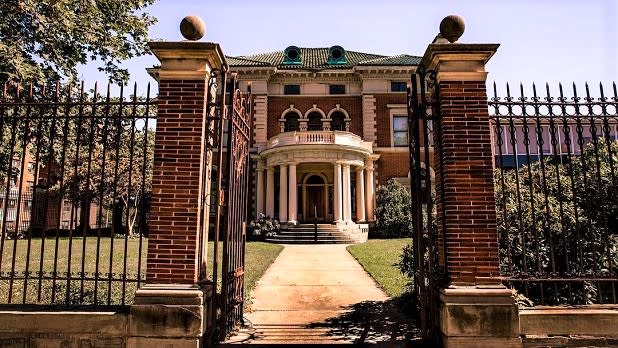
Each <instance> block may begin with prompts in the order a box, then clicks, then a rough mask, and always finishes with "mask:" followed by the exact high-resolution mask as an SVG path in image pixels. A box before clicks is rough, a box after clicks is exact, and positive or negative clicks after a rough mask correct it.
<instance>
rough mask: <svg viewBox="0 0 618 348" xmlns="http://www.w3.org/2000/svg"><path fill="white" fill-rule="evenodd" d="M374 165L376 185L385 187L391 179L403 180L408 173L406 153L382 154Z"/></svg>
mask: <svg viewBox="0 0 618 348" xmlns="http://www.w3.org/2000/svg"><path fill="white" fill-rule="evenodd" d="M376 164H377V165H376V173H377V179H378V183H377V184H378V185H386V182H387V181H389V180H390V179H392V178H405V177H407V176H408V172H409V171H410V164H409V163H408V152H382V153H381V154H380V158H379V159H378V160H377V161H376Z"/></svg>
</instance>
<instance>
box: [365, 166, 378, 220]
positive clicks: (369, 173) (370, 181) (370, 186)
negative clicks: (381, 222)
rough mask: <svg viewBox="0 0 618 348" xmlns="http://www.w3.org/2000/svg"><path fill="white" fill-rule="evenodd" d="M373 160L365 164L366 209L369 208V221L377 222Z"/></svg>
mask: <svg viewBox="0 0 618 348" xmlns="http://www.w3.org/2000/svg"><path fill="white" fill-rule="evenodd" d="M373 161H374V159H373V158H369V159H368V160H367V161H366V163H365V165H366V166H365V172H366V177H367V178H366V179H367V180H365V207H366V208H367V221H375V220H376V216H375V211H374V207H373V202H375V186H374V185H375V184H374V174H373Z"/></svg>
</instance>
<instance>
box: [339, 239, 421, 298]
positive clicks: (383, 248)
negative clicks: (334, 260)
mask: <svg viewBox="0 0 618 348" xmlns="http://www.w3.org/2000/svg"><path fill="white" fill-rule="evenodd" d="M411 241H412V239H411V238H400V239H370V240H368V241H367V242H366V243H363V244H355V245H350V246H349V247H348V251H349V252H350V254H352V256H354V257H355V258H356V260H358V262H359V263H360V264H361V265H362V266H363V268H365V270H366V271H367V272H368V273H369V274H370V275H371V277H373V279H374V280H375V281H376V282H377V283H378V284H379V285H380V286H381V287H382V289H384V291H386V293H387V294H388V295H389V296H390V297H393V298H395V297H398V296H400V295H402V294H403V293H404V292H405V291H406V284H407V283H408V282H409V279H408V278H406V277H405V276H404V275H403V274H401V272H400V271H399V269H398V268H397V266H396V264H397V263H398V262H399V256H400V255H401V249H403V247H404V246H406V245H407V244H409V243H410V242H411Z"/></svg>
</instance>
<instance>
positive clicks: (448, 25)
mask: <svg viewBox="0 0 618 348" xmlns="http://www.w3.org/2000/svg"><path fill="white" fill-rule="evenodd" d="M465 30H466V24H465V23H464V19H463V18H462V17H461V16H458V15H448V16H446V17H444V19H443V20H442V22H440V34H442V36H443V37H445V38H446V39H447V40H448V42H450V43H453V42H456V41H457V40H459V38H460V37H461V35H463V33H464V31H465Z"/></svg>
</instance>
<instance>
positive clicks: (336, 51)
mask: <svg viewBox="0 0 618 348" xmlns="http://www.w3.org/2000/svg"><path fill="white" fill-rule="evenodd" d="M347 62H348V61H347V59H346V57H345V50H344V49H343V47H341V46H333V47H331V48H329V49H328V64H333V65H337V64H346V63H347Z"/></svg>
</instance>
